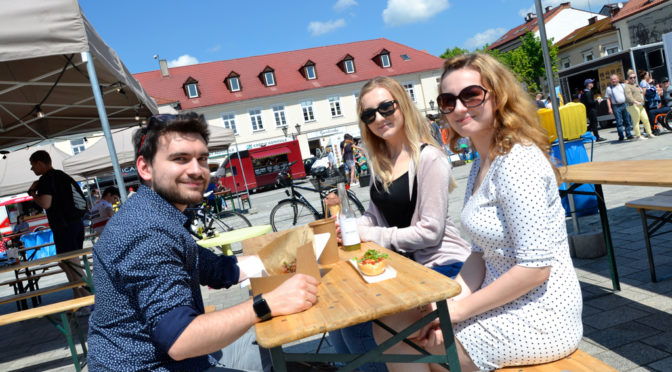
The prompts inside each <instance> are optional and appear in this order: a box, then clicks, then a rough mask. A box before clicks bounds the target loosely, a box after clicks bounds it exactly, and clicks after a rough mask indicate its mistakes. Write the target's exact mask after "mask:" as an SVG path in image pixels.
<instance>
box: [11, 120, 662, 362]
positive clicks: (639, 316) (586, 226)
mask: <svg viewBox="0 0 672 372" xmlns="http://www.w3.org/2000/svg"><path fill="white" fill-rule="evenodd" d="M600 135H601V136H603V137H606V138H608V139H609V140H610V141H607V142H602V143H599V144H596V145H595V147H594V160H595V161H608V160H635V159H665V158H671V157H672V133H670V132H665V133H663V134H662V135H661V136H659V137H657V138H653V139H648V140H639V141H626V142H624V143H618V142H617V141H616V139H617V134H616V130H615V128H611V129H607V130H602V131H601V132H600ZM589 153H590V150H589ZM469 168H470V165H469V164H467V165H465V166H460V167H456V168H455V170H454V175H455V177H456V179H457V182H458V185H459V186H458V189H457V190H456V191H454V192H453V193H452V194H451V200H450V201H451V204H450V215H451V216H452V217H453V218H454V219H455V220H456V222H459V216H460V210H461V208H462V203H463V198H464V189H465V186H466V178H467V176H468V173H469ZM353 189H354V190H355V191H356V193H357V195H358V196H359V197H360V199H361V200H362V202H363V203H364V204H365V205H368V199H369V198H368V189H365V188H360V187H355V188H353ZM603 189H604V194H605V198H606V204H607V208H608V213H609V221H610V226H611V231H612V235H613V242H614V249H615V253H616V261H617V265H618V271H619V274H620V278H621V286H622V290H621V291H620V292H617V293H614V294H609V295H606V296H602V297H596V295H600V294H604V293H608V292H609V289H610V288H611V279H610V275H609V268H608V266H607V259H606V257H601V258H596V259H575V260H574V265H575V267H576V272H577V274H578V276H579V279H580V281H581V286H582V289H583V295H584V308H583V324H584V337H583V341H582V342H581V345H580V348H581V349H582V350H584V351H586V352H588V353H590V354H593V355H595V356H596V357H597V358H599V359H601V360H603V361H605V362H606V363H608V364H609V365H611V366H613V367H614V368H616V369H618V370H619V371H672V280H670V279H668V280H666V281H662V282H659V283H652V282H651V281H650V277H649V269H648V261H647V258H646V252H645V249H644V241H643V235H642V226H641V222H640V220H639V216H638V214H637V213H636V211H634V210H631V209H630V208H625V207H624V204H625V203H626V202H627V201H629V200H633V199H636V198H641V197H645V196H650V195H654V194H656V193H658V192H661V191H664V190H665V189H663V188H655V187H629V186H604V187H603ZM306 196H307V197H309V199H311V202H315V203H317V198H316V195H306ZM282 197H284V193H283V191H282V190H272V191H267V192H262V193H257V194H253V195H252V197H251V200H252V206H253V208H252V210H251V212H250V214H249V215H248V217H249V218H250V220H251V222H252V223H253V224H254V225H257V224H268V223H269V222H268V221H269V212H270V210H271V208H272V207H273V205H275V203H276V202H277V201H278V200H279V199H281V198H282ZM316 205H317V204H316ZM579 225H580V229H581V232H590V231H596V230H599V226H600V225H599V217H598V216H588V217H582V218H580V220H579ZM567 226H568V230H569V231H570V233H571V232H572V229H573V228H572V223H571V221H569V220H568V223H567ZM666 229H667V231H670V232H672V228H671V227H670V226H667V227H666ZM652 243H653V247H654V252H655V259H656V264H657V272H658V274H659V275H661V276H663V275H666V274H670V273H672V265H671V264H672V234H668V235H664V236H660V237H657V238H654V239H652ZM12 277H13V274H11V273H9V274H4V275H0V281H4V280H6V279H9V278H12ZM44 279H48V280H44ZM44 279H43V280H44V281H43V282H42V283H41V284H42V286H47V285H49V283H58V282H62V281H65V276H61V275H53V276H51V277H47V278H44ZM202 291H203V297H204V300H205V302H206V304H214V305H216V306H217V308H218V309H221V308H226V307H228V306H231V305H234V304H236V303H239V302H242V301H244V300H245V299H247V298H248V293H247V290H246V289H241V288H239V287H234V288H230V289H228V290H212V289H208V288H203V290H202ZM10 294H12V290H11V287H7V286H6V287H3V288H0V296H5V295H10ZM71 296H72V294H71V292H62V293H56V294H51V295H47V296H43V301H44V302H45V303H51V302H56V301H60V300H65V299H68V298H71ZM15 310H16V307H15V305H14V304H6V305H2V306H0V314H6V313H9V312H12V311H15ZM80 323H81V325H82V328H83V329H84V331H86V329H87V324H86V318H81V321H80ZM1 332H2V335H3V337H2V340H3V346H2V347H0V370H1V371H71V370H73V367H72V364H71V359H70V353H69V351H68V349H67V345H66V342H65V338H64V337H63V336H62V335H61V334H60V333H59V332H58V331H57V330H56V328H55V327H53V326H52V325H51V324H50V323H49V322H48V321H46V320H44V319H34V320H30V321H25V322H21V323H18V324H12V325H8V326H4V327H2V328H1ZM318 341H319V336H316V337H313V338H310V339H307V340H303V341H301V342H298V343H296V344H295V345H294V346H292V348H295V349H299V350H304V351H307V350H314V349H315V348H316V346H317V344H318ZM324 348H326V350H327V351H329V350H330V349H331V346H330V345H329V344H328V343H326V345H325V346H323V349H324ZM80 353H81V350H80Z"/></svg>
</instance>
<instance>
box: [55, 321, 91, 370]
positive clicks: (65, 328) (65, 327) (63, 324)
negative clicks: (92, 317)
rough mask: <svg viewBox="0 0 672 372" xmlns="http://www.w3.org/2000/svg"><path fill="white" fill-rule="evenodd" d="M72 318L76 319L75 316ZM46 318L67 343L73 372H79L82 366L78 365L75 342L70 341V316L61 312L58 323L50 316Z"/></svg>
mask: <svg viewBox="0 0 672 372" xmlns="http://www.w3.org/2000/svg"><path fill="white" fill-rule="evenodd" d="M74 317H75V319H76V316H74ZM46 318H47V320H49V321H50V322H51V324H53V325H54V326H55V327H56V328H57V329H58V330H59V331H60V332H61V333H62V334H63V335H64V336H65V339H66V340H67V341H68V347H69V349H70V356H71V357H72V363H73V364H74V365H75V371H77V372H80V371H81V370H82V365H81V364H80V363H79V356H78V355H77V348H76V347H75V342H74V340H73V339H72V329H71V328H70V316H69V315H68V313H67V312H62V313H61V314H59V318H60V322H58V321H57V320H55V319H53V318H52V317H51V316H47V317H46ZM75 321H76V320H75ZM80 337H81V336H80ZM80 341H82V347H83V348H85V346H84V342H83V340H82V339H80ZM84 353H85V354H84V355H86V349H84Z"/></svg>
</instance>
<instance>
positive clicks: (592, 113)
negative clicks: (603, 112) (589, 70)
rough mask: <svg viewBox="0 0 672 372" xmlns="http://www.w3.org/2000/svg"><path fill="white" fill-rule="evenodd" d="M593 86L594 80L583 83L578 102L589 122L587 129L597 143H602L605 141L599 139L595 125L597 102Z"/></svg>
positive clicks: (601, 138)
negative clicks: (583, 107)
mask: <svg viewBox="0 0 672 372" xmlns="http://www.w3.org/2000/svg"><path fill="white" fill-rule="evenodd" d="M594 85H595V80H593V79H586V80H585V81H584V82H583V91H581V98H580V101H581V103H583V104H584V106H586V115H587V116H588V121H589V122H590V125H589V126H588V129H589V130H590V131H591V132H593V135H594V136H595V138H596V141H597V142H602V141H606V140H607V139H606V138H603V137H600V135H599V133H598V129H597V128H598V125H597V105H598V104H599V101H597V100H595V97H593V90H592V89H593V86H594Z"/></svg>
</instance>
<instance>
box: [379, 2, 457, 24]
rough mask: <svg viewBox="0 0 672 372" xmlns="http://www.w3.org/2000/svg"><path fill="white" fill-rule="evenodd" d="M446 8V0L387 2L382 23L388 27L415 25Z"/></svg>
mask: <svg viewBox="0 0 672 372" xmlns="http://www.w3.org/2000/svg"><path fill="white" fill-rule="evenodd" d="M448 7H450V2H448V0H387V8H385V10H383V21H385V24H386V25H388V26H401V25H405V24H409V23H415V22H419V21H424V20H427V19H429V18H431V17H433V16H435V15H436V14H438V13H440V12H442V11H444V10H446V9H448Z"/></svg>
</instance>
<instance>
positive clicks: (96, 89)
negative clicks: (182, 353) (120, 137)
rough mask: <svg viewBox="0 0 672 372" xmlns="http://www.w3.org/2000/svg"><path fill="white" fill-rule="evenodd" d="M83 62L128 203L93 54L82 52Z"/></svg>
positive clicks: (117, 177) (123, 200) (120, 186)
mask: <svg viewBox="0 0 672 372" xmlns="http://www.w3.org/2000/svg"><path fill="white" fill-rule="evenodd" d="M82 60H83V61H84V62H86V70H87V72H88V73H89V81H90V82H91V90H93V97H94V98H95V99H96V108H97V109H98V116H100V124H101V126H102V127H103V133H105V140H106V141H107V148H108V150H109V151H110V160H112V168H113V169H114V178H115V179H116V180H117V185H119V194H120V195H121V202H122V203H124V202H126V185H125V184H124V178H123V177H122V176H121V167H120V166H119V159H117V150H116V149H115V148H114V141H113V140H112V132H111V131H110V122H109V121H107V113H106V112H105V104H104V102H103V94H102V93H101V92H100V85H99V83H98V75H96V68H95V67H94V66H93V58H92V57H91V53H89V52H82Z"/></svg>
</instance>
